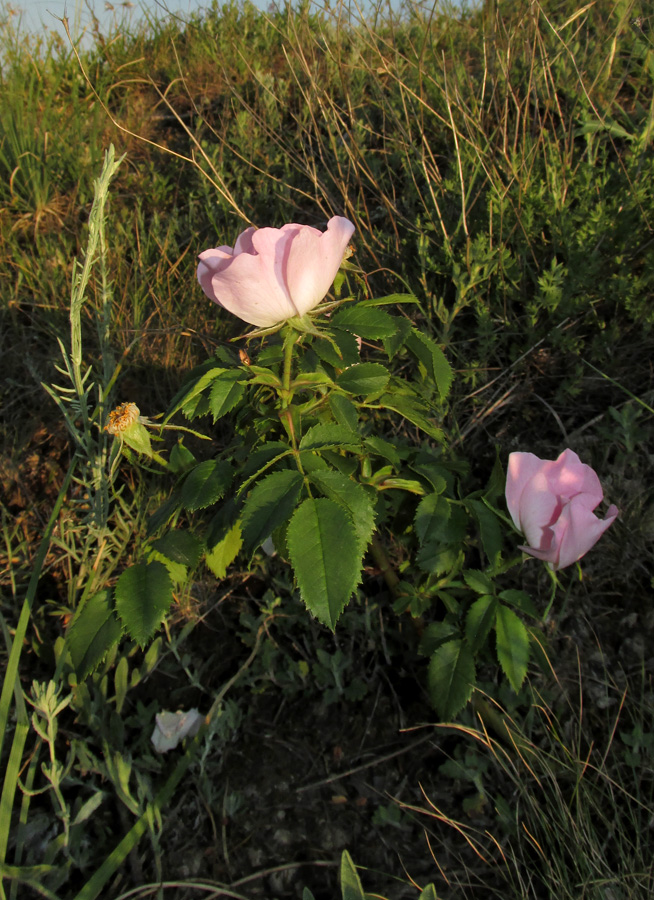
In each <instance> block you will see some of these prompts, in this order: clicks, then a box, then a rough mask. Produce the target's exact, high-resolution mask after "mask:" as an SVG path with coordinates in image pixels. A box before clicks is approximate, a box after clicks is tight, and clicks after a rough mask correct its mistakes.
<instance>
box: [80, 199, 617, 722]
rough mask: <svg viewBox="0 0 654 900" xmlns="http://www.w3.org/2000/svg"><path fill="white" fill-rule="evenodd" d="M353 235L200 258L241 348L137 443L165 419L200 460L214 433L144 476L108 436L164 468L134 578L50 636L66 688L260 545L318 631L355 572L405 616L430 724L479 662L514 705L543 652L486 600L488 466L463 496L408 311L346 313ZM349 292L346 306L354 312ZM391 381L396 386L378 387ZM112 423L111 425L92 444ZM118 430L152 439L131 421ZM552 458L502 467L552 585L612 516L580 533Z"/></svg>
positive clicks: (504, 593) (356, 305)
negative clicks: (57, 643)
mask: <svg viewBox="0 0 654 900" xmlns="http://www.w3.org/2000/svg"><path fill="white" fill-rule="evenodd" d="M353 230H354V226H353V225H352V223H351V222H349V221H348V220H347V219H344V218H342V217H334V218H332V219H331V220H330V221H329V223H328V224H327V229H326V231H325V232H320V231H318V229H315V228H312V227H309V226H303V225H297V224H288V225H284V226H283V227H282V228H262V229H259V230H255V229H252V228H249V229H247V230H246V231H245V232H243V233H242V234H241V235H240V236H239V237H238V239H237V240H236V242H235V244H234V247H233V248H231V247H228V246H221V247H219V248H217V249H213V250H208V251H204V252H203V253H201V254H200V260H199V265H198V280H199V282H200V285H201V286H202V288H203V290H204V292H205V293H206V294H207V295H208V296H209V298H210V299H211V300H212V301H214V302H215V303H216V304H218V306H219V307H221V308H222V309H224V310H227V311H228V312H230V313H232V314H233V315H235V316H237V317H238V318H240V319H242V320H244V321H246V322H248V323H250V324H252V325H254V326H256V329H255V330H254V331H252V332H250V333H249V334H248V335H246V336H245V340H246V341H247V347H248V350H247V352H246V351H245V350H244V349H243V347H241V349H240V352H236V351H235V350H233V349H232V348H231V347H225V346H220V347H219V348H218V349H217V350H216V352H215V355H214V356H213V357H212V358H211V359H209V360H207V361H206V362H205V363H203V364H202V365H200V366H199V367H198V368H197V369H196V370H194V372H192V373H191V375H190V377H189V379H188V381H187V382H186V384H185V385H184V386H183V388H182V389H181V390H180V392H179V394H178V395H177V396H176V397H175V398H174V399H173V401H172V403H171V406H170V408H169V410H168V413H167V414H166V416H165V418H164V420H163V422H162V423H160V424H158V425H156V427H157V429H158V432H159V434H158V437H159V438H160V439H161V437H162V434H164V433H165V432H166V431H167V429H168V428H177V429H180V428H181V429H182V430H184V428H186V426H180V425H179V424H173V420H174V419H176V418H177V417H178V416H179V415H183V416H184V417H185V418H186V419H187V420H188V421H190V422H195V421H196V420H200V419H205V421H206V420H208V424H207V428H208V430H209V434H208V435H207V436H208V437H211V438H213V440H214V446H215V445H216V437H217V434H216V432H215V431H214V429H213V426H215V425H216V423H218V422H219V421H221V422H228V423H229V426H228V428H223V429H221V432H220V434H221V437H220V441H219V442H218V447H219V449H218V450H217V452H215V453H214V454H213V455H211V454H209V455H205V456H204V458H196V456H195V455H194V453H193V452H192V451H191V450H190V449H189V447H188V446H187V445H186V444H185V443H184V439H183V438H182V439H179V440H178V441H177V443H176V444H174V445H173V446H172V447H170V448H169V452H168V454H167V458H166V459H163V457H162V453H163V452H164V451H160V452H159V453H156V454H155V452H154V451H153V450H152V449H151V447H150V446H149V444H148V441H146V440H143V439H142V436H141V437H140V438H139V440H138V441H136V443H135V440H133V439H132V437H131V432H130V431H129V429H128V430H123V431H121V432H120V434H119V435H118V434H117V438H118V439H119V440H120V452H130V448H131V450H135V451H136V452H137V453H140V454H142V455H144V456H146V457H149V459H150V460H151V461H153V462H159V463H160V464H161V463H162V462H163V463H164V464H165V470H166V473H167V477H172V479H173V480H172V484H171V494H170V497H169V499H168V500H167V502H166V503H164V505H163V506H162V507H161V508H160V509H159V510H157V511H156V512H155V514H154V515H153V516H152V517H151V519H150V523H149V535H148V539H147V541H146V544H145V546H144V547H143V549H142V552H141V558H140V561H138V562H136V564H134V565H132V566H130V567H128V568H127V569H125V570H124V571H123V573H122V574H121V575H120V577H119V578H118V581H117V583H116V585H115V589H114V591H113V596H112V595H111V593H110V592H108V591H103V592H101V593H100V594H98V595H96V596H95V597H92V598H90V600H89V601H88V602H87V603H86V605H85V607H84V609H83V610H81V612H80V613H79V615H78V616H76V619H75V621H74V622H73V624H72V626H71V628H70V630H69V638H68V640H69V646H70V649H71V655H72V656H73V659H74V660H75V658H77V659H78V660H79V661H80V662H79V666H78V674H79V675H80V676H81V677H84V675H85V674H87V673H88V671H90V670H91V669H92V668H93V666H94V665H96V664H97V662H98V661H99V660H100V659H102V656H103V654H105V653H106V652H107V650H108V649H109V648H110V647H111V646H112V644H114V643H115V642H116V640H117V639H118V637H117V635H120V632H121V628H122V629H124V630H125V631H126V632H127V633H128V634H129V635H130V637H131V638H132V639H133V640H135V641H136V642H138V643H139V644H141V645H144V644H146V643H147V642H149V641H150V640H151V639H152V637H153V635H154V634H155V632H156V630H157V629H158V628H159V626H160V625H161V622H162V621H163V619H164V617H165V616H166V614H167V612H168V609H169V607H170V605H171V603H172V602H173V596H174V592H175V590H176V588H177V587H178V586H179V585H181V584H183V583H184V582H185V581H187V580H188V579H189V578H190V577H191V573H192V572H193V571H194V570H195V569H196V568H197V567H198V566H199V565H201V564H204V565H205V566H206V567H207V568H208V569H209V570H210V571H211V572H212V573H213V574H214V575H215V576H216V577H217V578H219V579H222V578H224V577H226V574H227V571H228V569H229V567H230V566H231V565H232V564H233V563H234V562H235V560H236V559H237V558H239V557H240V559H241V565H244V566H246V567H247V566H249V565H256V566H261V567H267V566H269V565H271V564H270V563H268V562H266V561H265V560H266V554H265V552H264V551H262V547H264V545H265V547H266V548H268V549H270V543H271V541H272V544H273V545H274V548H275V550H276V557H277V560H281V561H282V564H283V563H284V562H286V563H287V564H288V565H289V566H290V569H291V571H292V574H293V579H294V582H295V584H296V585H297V588H298V591H299V595H300V597H301V598H302V600H303V601H304V604H305V605H306V607H307V609H308V610H309V612H310V613H311V614H312V615H314V616H315V617H316V618H317V619H318V620H319V621H320V622H321V623H323V624H324V625H325V626H327V627H328V628H330V629H334V628H335V627H336V624H337V622H338V619H339V617H340V616H341V614H342V612H343V610H344V608H345V606H346V605H347V604H348V602H349V601H350V600H351V598H352V597H353V596H355V595H356V594H357V591H358V588H359V585H360V583H361V580H362V577H363V572H364V562H365V560H366V558H368V559H369V560H370V563H372V564H374V565H375V567H376V569H377V571H378V572H379V574H380V575H381V576H383V578H384V579H385V582H386V586H387V590H388V594H389V595H390V599H391V603H390V604H389V611H390V609H391V608H392V610H393V611H394V613H395V614H397V615H399V616H407V615H408V616H410V617H411V618H412V619H413V620H414V622H415V624H416V628H415V629H414V632H413V633H415V634H420V635H421V638H420V643H419V651H420V652H421V653H422V654H423V655H424V656H425V657H426V658H428V659H429V673H428V675H429V677H428V682H429V688H430V693H431V696H432V699H433V702H434V705H435V706H436V709H437V710H438V712H439V713H440V714H441V715H442V716H443V717H449V716H452V715H454V714H455V713H456V712H457V711H458V710H459V709H460V708H461V707H462V706H463V705H464V704H465V703H466V702H467V701H468V699H469V698H470V696H471V694H472V691H473V688H474V685H475V683H476V679H477V666H478V664H479V662H480V661H482V660H486V661H487V662H491V663H492V662H493V661H499V663H500V666H501V668H502V670H503V672H504V673H505V675H506V677H507V678H508V680H509V682H510V684H511V685H512V687H513V688H514V689H515V690H516V691H517V690H519V689H520V687H521V685H522V683H523V681H524V678H525V676H526V672H527V665H528V662H529V658H530V648H531V646H532V645H533V644H534V643H537V644H539V645H541V644H542V640H543V638H542V635H541V633H540V632H539V630H538V628H537V620H538V618H539V616H538V612H537V610H536V609H535V608H534V606H533V604H532V602H531V600H530V598H529V596H528V595H527V594H526V593H525V592H523V591H520V590H512V589H509V590H502V588H501V586H500V585H499V583H498V579H499V578H500V577H501V576H502V575H503V574H504V573H505V572H506V571H507V569H509V568H511V567H512V566H514V565H516V564H517V563H518V562H519V561H520V558H519V557H517V558H515V557H511V556H509V558H508V559H507V558H505V556H504V543H503V541H504V532H505V528H504V526H503V514H502V513H501V512H500V510H499V509H498V506H497V504H498V501H499V499H500V498H501V496H502V494H503V493H504V489H505V479H504V475H503V472H502V468H501V465H500V464H499V462H498V464H497V465H496V467H495V469H494V471H493V474H492V476H491V479H490V482H489V484H488V486H487V487H486V488H485V489H478V488H477V489H475V490H472V491H470V490H469V489H468V488H467V480H468V476H467V466H466V464H465V462H464V461H462V460H461V459H458V458H457V457H455V456H454V455H453V453H452V452H451V450H450V449H449V448H448V441H447V436H446V434H445V432H444V431H443V420H444V418H445V414H446V412H447V398H448V394H449V391H450V386H451V382H452V369H451V367H450V365H449V363H448V361H447V359H446V357H445V356H444V354H443V352H442V350H441V349H440V347H439V346H438V344H437V343H435V341H434V340H433V339H432V338H431V337H429V336H428V335H427V334H425V333H424V332H423V331H422V330H420V328H418V327H417V326H416V324H414V321H415V320H416V319H418V318H419V312H420V309H419V303H418V301H417V299H416V298H415V297H413V296H412V295H409V294H392V295H389V296H385V297H381V298H372V297H370V296H367V295H366V293H365V282H364V281H362V280H361V279H359V278H358V273H357V270H356V267H355V266H354V265H353V263H351V262H348V261H347V260H346V259H345V257H346V254H347V250H348V244H349V241H350V238H351V237H352V234H353ZM339 267H341V268H342V271H340V272H339V271H338V270H339ZM332 284H333V297H332V298H331V299H328V300H327V301H326V302H322V301H323V300H324V299H325V297H326V295H327V293H328V291H329V289H330V287H331V286H332ZM350 285H359V286H361V287H363V288H364V296H363V298H362V299H359V300H355V298H354V297H353V296H351V295H350V294H349V293H348V290H347V289H348V288H349V287H350ZM394 308H402V309H406V308H409V309H411V308H413V309H414V310H417V311H418V315H417V316H414V317H413V319H411V318H409V316H407V315H398V314H397V313H396V312H395V311H394ZM362 341H363V342H364V344H363V347H364V350H365V357H364V358H362V356H361V354H362V352H364V351H363V350H362ZM400 369H401V372H402V377H400V376H399V375H396V374H394V372H393V371H392V370H395V371H399V370H400ZM130 409H131V407H130ZM132 412H133V411H132ZM137 412H138V411H137ZM134 415H136V413H135V414H134ZM123 419H125V412H124V410H122V411H118V414H117V415H116V416H115V421H114V420H113V419H111V420H110V425H111V427H112V428H113V427H114V426H115V425H117V424H120V425H121V426H122V423H123ZM138 425H139V427H143V428H145V427H146V426H147V427H150V428H152V427H155V423H154V422H152V421H151V420H150V419H147V418H143V417H139V418H138ZM130 427H132V428H133V427H134V425H133V423H131V419H130ZM193 427H194V428H195V425H194V426H193ZM207 428H205V430H207ZM114 430H115V429H114ZM187 430H188V429H187ZM194 433H195V432H194ZM225 435H227V437H225ZM160 443H161V441H160ZM566 453H567V454H568V455H567V456H566V454H563V463H561V462H560V460H559V461H556V462H553V463H548V462H543V461H539V460H537V458H536V457H533V455H532V454H513V456H512V457H511V461H510V465H509V484H508V486H507V499H508V502H509V510H510V512H511V515H512V517H513V519H514V522H515V523H516V525H518V527H520V528H521V529H523V530H524V533H525V534H526V536H527V541H528V543H529V552H531V553H532V555H540V557H541V558H543V559H546V560H547V561H548V562H550V563H551V564H552V565H553V566H555V567H561V566H562V565H567V564H569V562H572V561H574V559H577V558H579V556H580V555H583V553H584V552H586V550H587V549H589V547H590V546H591V545H592V543H594V541H595V540H596V539H597V537H599V534H600V533H601V530H603V529H604V528H605V527H608V524H610V521H609V519H610V518H611V517H612V516H613V512H612V510H610V511H609V519H607V520H605V522H603V523H602V522H599V520H597V519H595V517H594V515H593V513H592V510H593V509H594V508H595V506H597V504H598V503H599V501H600V500H601V496H602V494H601V488H599V483H598V481H597V477H596V476H595V475H594V473H592V470H590V469H588V467H583V466H582V465H581V463H578V460H577V458H576V457H575V455H574V454H571V451H566ZM572 457H574V459H572ZM534 461H535V462H534ZM577 463H578V465H577ZM541 482H543V484H544V485H545V487H542V485H541ZM598 490H599V493H598ZM580 529H582V530H583V529H586V530H585V531H583V534H581V533H580ZM279 564H280V563H279V562H275V563H274V565H279ZM529 619H531V620H532V624H531V625H530V624H527V622H526V621H525V620H527V621H528V620H529ZM89 646H91V647H92V648H93V652H92V653H90V652H89V649H88V648H89Z"/></svg>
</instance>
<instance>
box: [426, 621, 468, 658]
mask: <svg viewBox="0 0 654 900" xmlns="http://www.w3.org/2000/svg"><path fill="white" fill-rule="evenodd" d="M459 636H460V631H459V627H458V626H457V625H456V624H454V623H453V622H430V623H429V625H427V627H426V628H425V630H424V631H423V633H422V635H421V637H420V644H419V645H418V653H420V654H421V655H422V656H431V655H432V653H433V652H434V651H435V650H436V649H437V648H438V647H440V645H441V644H444V643H446V642H447V641H451V640H453V639H454V638H456V637H459Z"/></svg>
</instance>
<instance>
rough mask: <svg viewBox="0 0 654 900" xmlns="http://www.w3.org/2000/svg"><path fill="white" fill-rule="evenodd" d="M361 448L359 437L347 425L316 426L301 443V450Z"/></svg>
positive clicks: (310, 429)
mask: <svg viewBox="0 0 654 900" xmlns="http://www.w3.org/2000/svg"><path fill="white" fill-rule="evenodd" d="M359 446H360V438H359V436H358V435H356V434H354V433H353V432H352V431H351V430H350V429H349V428H348V427H347V426H345V425H314V426H313V427H312V428H309V430H308V431H307V433H306V434H304V435H303V436H302V440H301V441H300V450H327V449H336V450H340V449H343V448H345V449H348V450H355V449H356V448H357V447H359Z"/></svg>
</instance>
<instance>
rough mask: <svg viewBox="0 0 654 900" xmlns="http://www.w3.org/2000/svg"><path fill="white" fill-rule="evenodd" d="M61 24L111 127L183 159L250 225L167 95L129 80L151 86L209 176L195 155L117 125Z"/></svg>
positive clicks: (149, 80) (143, 80)
mask: <svg viewBox="0 0 654 900" xmlns="http://www.w3.org/2000/svg"><path fill="white" fill-rule="evenodd" d="M62 22H63V25H64V28H65V29H66V35H67V36H68V40H69V41H70V44H71V47H72V50H73V53H74V54H75V58H76V59H77V64H78V66H79V69H80V72H81V73H82V75H83V77H84V80H85V81H86V83H87V84H88V86H89V88H90V89H91V92H92V93H93V96H94V97H95V98H96V100H97V101H98V103H99V104H100V106H101V107H102V109H103V111H104V113H105V114H106V116H107V118H108V119H109V120H110V121H111V123H112V124H113V125H115V127H116V128H117V129H118V130H119V131H121V132H122V133H123V134H126V135H128V136H129V137H133V138H136V140H139V141H142V142H143V143H144V144H148V145H149V146H151V147H154V148H155V149H157V150H161V151H163V152H164V153H169V154H170V155H171V156H174V157H176V158H177V159H181V160H183V161H184V162H187V163H190V164H191V165H192V166H194V167H195V168H197V169H199V171H200V172H201V173H202V175H203V176H204V177H205V178H206V179H207V180H208V181H209V183H210V184H211V185H212V186H213V187H214V188H215V189H216V191H217V192H218V193H219V194H220V196H221V197H222V198H223V199H224V200H226V201H227V203H228V204H229V205H230V206H231V207H232V208H233V209H234V211H235V212H236V213H237V214H238V215H239V216H240V217H241V218H242V219H243V220H244V221H245V222H247V223H248V224H252V223H251V222H250V219H249V218H248V216H247V215H246V214H245V212H244V211H243V210H242V209H241V208H240V207H239V206H238V204H237V203H236V201H235V199H234V197H233V196H232V194H231V193H230V191H229V190H228V188H227V186H226V185H225V182H224V180H223V178H222V176H221V175H220V174H219V173H218V171H217V170H216V168H215V166H214V165H213V163H212V162H211V160H210V159H209V157H208V156H207V154H206V152H205V150H204V149H203V148H202V145H201V144H200V142H199V141H198V139H197V138H196V137H195V135H194V134H193V132H192V131H191V130H190V128H189V127H188V125H187V124H186V122H185V121H184V120H183V119H182V117H181V116H180V115H179V113H178V112H177V111H176V110H175V109H174V107H173V106H172V105H171V103H170V102H169V100H168V98H167V96H166V93H163V92H161V91H160V89H159V88H158V87H157V85H156V84H155V83H154V81H153V80H152V79H151V78H147V79H133V80H134V81H139V80H140V81H141V82H142V83H144V84H149V85H150V86H151V87H153V88H154V89H155V90H156V92H157V94H158V95H159V98H160V99H161V101H162V102H163V103H164V104H165V105H166V107H167V108H168V109H169V111H170V112H171V113H172V115H173V116H174V117H175V119H176V121H177V122H178V124H179V125H180V126H181V127H182V128H183V130H184V131H185V132H186V134H187V136H188V138H189V140H190V141H191V144H192V145H193V147H194V149H195V152H197V153H198V154H199V155H200V157H202V159H204V161H205V162H206V163H207V165H208V167H209V169H210V172H211V174H209V173H208V172H207V171H206V170H205V169H204V168H203V167H202V166H201V165H200V164H199V163H198V161H197V158H196V156H195V153H194V154H193V155H191V156H185V155H184V154H183V153H178V152H177V151H176V150H172V149H171V148H170V147H165V146H163V145H162V144H158V143H157V142H156V141H151V140H150V139H149V138H146V137H144V136H143V135H140V134H137V133H136V132H134V131H131V130H130V129H129V128H126V127H125V126H124V125H121V123H120V122H119V121H118V120H117V119H116V118H115V117H114V116H113V115H112V113H111V111H110V110H109V108H108V107H107V105H106V103H105V102H104V100H103V99H102V97H100V95H99V94H98V92H97V90H96V88H95V85H94V84H93V82H92V81H91V79H90V77H89V75H88V73H87V71H86V69H85V67H84V63H83V62H82V60H81V57H80V55H79V52H78V50H77V47H76V46H75V43H74V41H73V39H72V37H71V35H70V31H69V29H68V21H67V20H66V19H62ZM173 51H174V52H175V58H176V59H177V62H178V64H179V59H178V58H177V51H176V48H175V45H174V43H173ZM180 73H181V70H180ZM180 79H181V80H182V81H183V80H184V79H183V76H182V75H181V74H180ZM173 84H174V82H171V84H170V85H169V86H168V89H167V90H170V88H171V87H172V86H173Z"/></svg>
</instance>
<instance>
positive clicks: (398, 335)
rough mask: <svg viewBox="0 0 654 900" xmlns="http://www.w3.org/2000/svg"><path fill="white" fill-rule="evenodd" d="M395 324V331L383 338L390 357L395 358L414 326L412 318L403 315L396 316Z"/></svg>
mask: <svg viewBox="0 0 654 900" xmlns="http://www.w3.org/2000/svg"><path fill="white" fill-rule="evenodd" d="M395 326H396V330H395V333H394V334H391V335H389V336H388V337H385V338H383V339H382V343H383V344H384V350H385V351H386V355H387V356H388V358H389V359H393V357H394V356H395V354H396V353H397V352H398V350H400V349H401V348H402V347H403V346H404V344H405V342H406V339H407V337H408V336H409V334H410V333H411V328H412V325H411V320H410V319H405V318H403V317H402V318H399V317H396V319H395Z"/></svg>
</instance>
